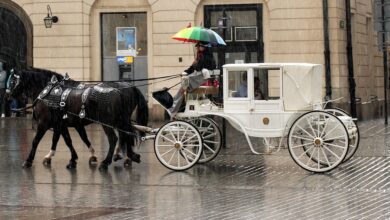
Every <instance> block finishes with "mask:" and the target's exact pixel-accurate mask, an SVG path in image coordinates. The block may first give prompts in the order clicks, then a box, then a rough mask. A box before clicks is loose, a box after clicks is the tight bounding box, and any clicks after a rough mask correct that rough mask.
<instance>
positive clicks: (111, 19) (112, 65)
mask: <svg viewBox="0 0 390 220" xmlns="http://www.w3.org/2000/svg"><path fill="white" fill-rule="evenodd" d="M100 21H101V25H100V26H101V48H102V61H101V64H102V68H101V69H102V79H103V80H105V81H109V80H129V81H130V80H132V79H144V78H148V59H147V56H148V54H147V51H148V48H147V39H148V38H147V17H146V12H124V13H102V14H101V19H100ZM143 84H145V82H142V81H140V82H135V83H134V85H136V86H137V85H143ZM139 89H140V90H141V91H142V93H143V94H144V95H146V94H147V86H141V87H139ZM145 97H147V96H145Z"/></svg>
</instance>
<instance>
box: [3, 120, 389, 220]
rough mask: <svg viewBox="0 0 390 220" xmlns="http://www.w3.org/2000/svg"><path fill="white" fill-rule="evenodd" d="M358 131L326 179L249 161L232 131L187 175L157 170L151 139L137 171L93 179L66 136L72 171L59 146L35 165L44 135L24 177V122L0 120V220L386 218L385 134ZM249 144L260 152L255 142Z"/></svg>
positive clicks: (102, 142) (278, 161) (28, 130)
mask: <svg viewBox="0 0 390 220" xmlns="http://www.w3.org/2000/svg"><path fill="white" fill-rule="evenodd" d="M159 125H161V123H160V124H156V125H155V127H158V126H159ZM359 128H360V132H361V135H362V138H361V143H360V147H359V149H358V151H357V153H356V156H355V157H354V158H352V159H351V160H350V161H348V162H346V163H344V164H342V165H340V166H339V167H338V168H336V169H335V170H333V171H331V172H329V173H326V174H312V173H309V172H307V171H305V170H303V169H301V168H300V167H298V166H297V165H296V164H295V163H294V161H293V160H292V159H291V158H290V156H289V153H288V150H287V149H281V151H280V152H278V153H275V154H273V155H260V156H259V155H252V154H251V153H250V150H249V147H248V145H247V143H246V142H245V141H244V136H243V135H242V134H239V133H238V132H236V131H235V130H233V129H232V128H230V127H228V146H227V148H224V149H222V150H221V152H220V154H219V155H218V156H217V157H216V158H215V159H214V160H213V161H211V162H208V163H206V164H203V165H196V166H194V167H193V168H191V169H189V170H187V171H185V172H173V171H170V170H168V169H167V168H165V167H164V166H163V165H161V164H160V163H159V162H158V160H157V159H156V156H155V154H154V151H153V141H152V140H149V141H147V142H145V143H143V144H142V145H141V147H140V148H136V149H135V150H136V151H137V152H139V153H140V154H141V160H142V162H141V163H140V164H136V163H133V165H132V167H131V168H125V167H124V166H123V160H122V161H118V162H114V163H113V164H112V165H111V166H110V167H109V169H108V171H107V172H100V171H99V170H98V169H97V166H90V165H89V164H88V159H89V153H88V151H87V148H86V146H85V145H84V144H83V142H82V141H81V139H80V137H79V136H78V134H77V133H76V132H75V130H74V129H70V132H71V136H72V140H73V145H74V146H75V148H76V151H77V153H78V154H79V160H78V164H77V169H76V170H68V169H66V168H65V166H66V165H67V164H68V160H69V159H70V153H69V150H68V148H67V147H66V145H65V143H64V141H63V139H62V138H61V139H60V142H59V145H58V148H57V153H56V155H55V157H54V158H53V161H52V164H51V166H49V167H48V166H44V165H43V164H42V159H43V157H44V156H45V155H46V154H47V153H48V152H49V149H50V146H51V138H52V132H51V131H49V132H48V133H47V134H46V135H45V137H44V139H43V140H42V142H41V143H40V145H39V147H38V151H37V154H36V157H35V160H34V164H33V166H32V168H30V169H23V168H22V167H21V164H22V163H23V161H24V159H26V158H27V155H28V152H29V151H30V147H31V142H32V139H33V137H34V134H35V130H33V129H32V123H31V120H29V119H25V118H17V119H11V118H6V119H0V219H2V220H3V219H4V220H5V219H88V218H91V219H349V218H351V219H362V218H363V219H389V218H390V127H385V126H384V125H383V121H382V120H380V121H379V120H377V121H367V122H361V123H359ZM87 133H88V137H89V138H90V140H91V142H92V144H93V146H94V147H95V149H96V151H97V152H96V155H97V156H98V160H99V161H101V160H102V159H103V158H104V157H105V155H106V153H107V149H108V142H107V139H106V137H105V135H104V132H103V130H102V128H101V127H100V126H97V125H92V126H89V127H87ZM253 140H254V142H256V143H257V145H256V148H258V150H261V143H262V141H261V140H260V139H259V140H257V139H253Z"/></svg>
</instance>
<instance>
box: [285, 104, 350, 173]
mask: <svg viewBox="0 0 390 220" xmlns="http://www.w3.org/2000/svg"><path fill="white" fill-rule="evenodd" d="M287 143H288V150H289V152H290V155H291V157H292V158H293V160H294V161H295V162H296V163H297V164H298V165H299V166H300V167H302V168H304V169H306V170H308V171H312V172H318V173H321V172H326V171H330V170H332V169H334V168H336V167H337V166H338V165H339V164H340V163H342V162H343V160H344V158H345V156H346V155H347V152H348V148H349V136H348V131H347V129H346V128H345V126H344V124H343V122H342V121H341V120H340V119H338V118H337V117H336V116H334V115H332V114H330V113H327V112H323V111H311V112H308V113H306V114H303V115H301V116H300V117H299V118H298V119H297V120H296V121H295V122H294V123H293V125H292V126H291V128H290V131H289V134H288V141H287Z"/></svg>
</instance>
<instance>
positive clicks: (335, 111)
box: [325, 108, 360, 162]
mask: <svg viewBox="0 0 390 220" xmlns="http://www.w3.org/2000/svg"><path fill="white" fill-rule="evenodd" d="M325 111H326V112H329V113H331V114H332V115H335V116H349V117H351V115H350V114H349V113H348V112H346V111H344V110H342V109H339V108H330V109H325ZM349 126H350V127H351V128H352V130H354V132H353V134H352V135H350V136H349V148H348V153H347V156H346V157H345V159H344V161H343V162H346V161H348V160H349V159H351V157H353V155H354V154H355V153H356V150H357V149H358V147H359V142H360V133H359V127H358V126H357V123H356V122H355V121H352V123H351V124H350V125H349Z"/></svg>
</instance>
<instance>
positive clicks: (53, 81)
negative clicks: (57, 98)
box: [50, 76, 58, 84]
mask: <svg viewBox="0 0 390 220" xmlns="http://www.w3.org/2000/svg"><path fill="white" fill-rule="evenodd" d="M57 82H58V79H57V77H56V76H52V77H51V80H50V83H52V84H55V83H57Z"/></svg>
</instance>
